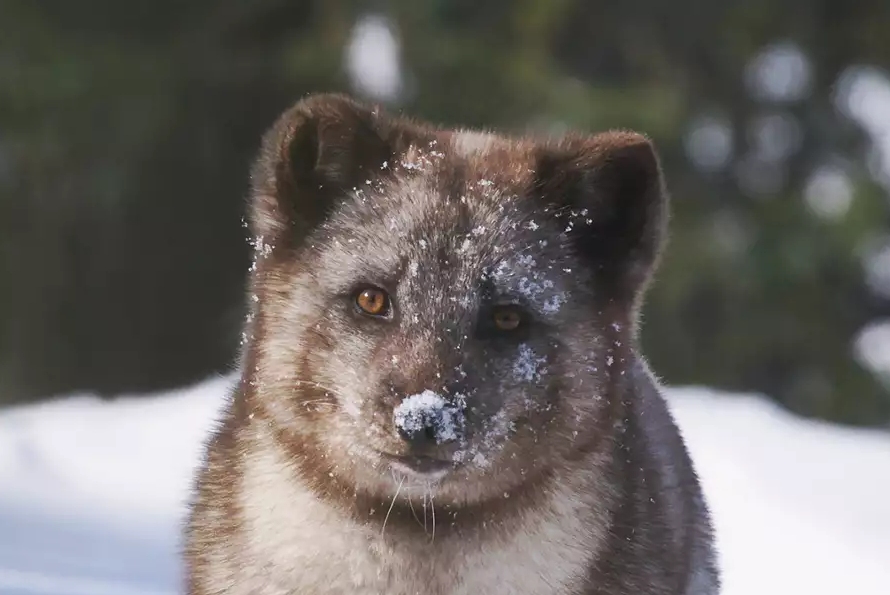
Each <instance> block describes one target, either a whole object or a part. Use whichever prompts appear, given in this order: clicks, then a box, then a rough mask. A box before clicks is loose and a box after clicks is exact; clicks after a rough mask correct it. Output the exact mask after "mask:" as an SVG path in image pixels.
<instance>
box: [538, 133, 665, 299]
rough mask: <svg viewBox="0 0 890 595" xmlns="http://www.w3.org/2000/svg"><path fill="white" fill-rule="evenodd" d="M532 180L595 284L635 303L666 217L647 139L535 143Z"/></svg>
mask: <svg viewBox="0 0 890 595" xmlns="http://www.w3.org/2000/svg"><path fill="white" fill-rule="evenodd" d="M536 184H537V188H538V191H539V192H540V193H541V195H542V196H543V198H544V199H545V200H547V201H548V202H549V203H551V205H552V206H553V207H554V209H555V210H556V212H557V213H558V217H559V219H560V221H561V224H563V225H564V226H565V227H564V229H566V233H567V235H568V236H569V238H570V240H571V242H572V244H573V246H574V248H575V250H576V251H577V253H578V254H579V255H581V257H582V258H584V259H585V260H587V261H588V262H589V263H590V264H591V268H592V270H593V271H594V274H595V278H596V281H597V282H598V284H599V285H600V286H601V287H604V289H605V290H606V291H608V292H609V293H610V295H609V297H611V298H614V299H618V300H622V301H628V302H630V303H632V304H633V305H634V306H636V304H637V302H638V300H639V299H640V298H641V297H642V294H644V293H645V290H646V287H647V285H648V281H649V278H650V276H651V275H652V272H653V271H654V269H655V267H656V266H657V261H658V257H659V254H660V252H661V249H662V246H663V244H664V241H665V235H666V226H667V219H668V204H667V202H668V201H667V195H666V192H665V190H664V180H663V176H662V173H661V167H660V165H659V160H658V156H657V154H656V151H655V148H654V147H653V146H652V144H651V142H650V141H649V140H648V139H647V138H646V137H645V136H643V135H641V134H637V133H634V132H626V131H612V132H605V133H602V134H597V135H594V136H590V137H585V138H577V137H576V138H570V139H567V140H565V141H563V142H561V143H560V144H559V145H556V146H551V147H546V148H542V149H541V150H540V151H539V153H538V157H537V170H536Z"/></svg>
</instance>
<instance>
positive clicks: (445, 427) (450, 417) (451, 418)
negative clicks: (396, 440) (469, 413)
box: [393, 390, 461, 442]
mask: <svg viewBox="0 0 890 595" xmlns="http://www.w3.org/2000/svg"><path fill="white" fill-rule="evenodd" d="M460 415H461V410H460V409H458V408H456V407H454V406H451V405H449V404H448V401H446V400H445V398H444V397H442V395H440V394H438V393H435V392H433V391H431V390H425V391H423V392H422V393H419V394H416V395H411V396H409V397H406V398H405V399H403V400H402V402H401V403H399V404H398V406H396V408H395V410H394V411H393V417H394V422H395V424H396V427H398V428H401V429H402V430H404V431H405V432H407V433H409V434H413V433H415V432H419V431H421V430H423V429H424V428H425V427H426V426H427V425H430V426H432V429H433V431H434V432H435V436H436V441H437V442H445V441H448V440H455V439H457V426H458V425H459V424H460V423H461V422H460Z"/></svg>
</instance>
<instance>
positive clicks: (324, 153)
mask: <svg viewBox="0 0 890 595" xmlns="http://www.w3.org/2000/svg"><path fill="white" fill-rule="evenodd" d="M408 136H409V129H408V127H407V126H405V125H404V124H399V123H396V122H395V121H393V120H391V119H390V118H389V117H388V116H387V115H385V114H383V113H382V112H381V111H380V110H379V109H377V108H372V107H371V106H367V105H364V104H361V103H359V102H357V101H354V100H352V99H351V98H349V97H347V96H345V95H339V94H316V95H310V96H309V97H307V98H305V99H303V100H301V101H299V102H298V103H297V104H295V105H294V106H293V107H291V108H290V109H289V110H287V111H286V112H284V113H283V114H282V115H281V116H280V117H279V118H278V120H277V121H276V122H275V124H274V125H273V126H272V127H271V129H270V130H269V131H268V132H267V133H266V134H265V136H264V137H263V142H262V146H261V149H260V152H259V156H258V157H257V159H256V161H255V162H254V166H253V169H252V171H251V185H252V193H251V194H252V196H251V231H252V233H253V235H254V236H262V237H263V238H264V239H265V242H266V243H268V244H270V245H272V246H279V245H281V246H285V245H286V246H290V247H294V246H297V245H299V243H300V242H301V241H302V240H303V239H304V238H305V236H306V235H307V234H308V233H310V232H311V231H312V230H313V229H315V228H316V227H317V226H318V225H319V224H320V223H321V222H322V221H324V219H325V218H326V216H327V215H328V214H329V213H330V211H331V209H332V207H333V205H334V203H335V202H336V201H338V200H339V199H341V198H342V197H343V196H344V195H345V194H346V193H347V192H349V191H351V190H352V189H353V188H355V187H357V186H360V185H361V184H364V182H365V180H368V179H375V178H378V177H379V176H380V175H381V173H382V172H381V168H382V167H383V164H384V162H387V161H389V162H390V163H392V160H393V157H394V155H396V154H398V153H399V152H401V151H403V150H404V145H405V143H406V142H408V138H407V137H408Z"/></svg>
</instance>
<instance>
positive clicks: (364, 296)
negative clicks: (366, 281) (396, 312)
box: [355, 287, 390, 316]
mask: <svg viewBox="0 0 890 595" xmlns="http://www.w3.org/2000/svg"><path fill="white" fill-rule="evenodd" d="M355 305H356V307H357V308H358V310H359V312H361V313H362V314H367V315H369V316H386V315H387V314H389V310H390V302H389V294H387V293H386V292H385V291H384V290H382V289H380V288H378V287H365V288H363V289H360V290H359V291H358V292H357V293H356V296H355Z"/></svg>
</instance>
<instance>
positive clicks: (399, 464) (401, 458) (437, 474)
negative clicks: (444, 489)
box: [381, 453, 456, 479]
mask: <svg viewBox="0 0 890 595" xmlns="http://www.w3.org/2000/svg"><path fill="white" fill-rule="evenodd" d="M381 454H382V455H383V458H384V459H386V460H387V461H388V462H389V464H390V467H392V469H393V470H395V471H398V472H399V473H405V474H407V475H413V476H415V477H419V478H424V479H439V478H441V477H444V476H445V475H447V474H448V472H449V471H451V470H453V469H454V467H455V465H456V463H455V462H454V461H449V460H445V459H436V458H433V457H427V456H418V455H393V454H389V453H381Z"/></svg>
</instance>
